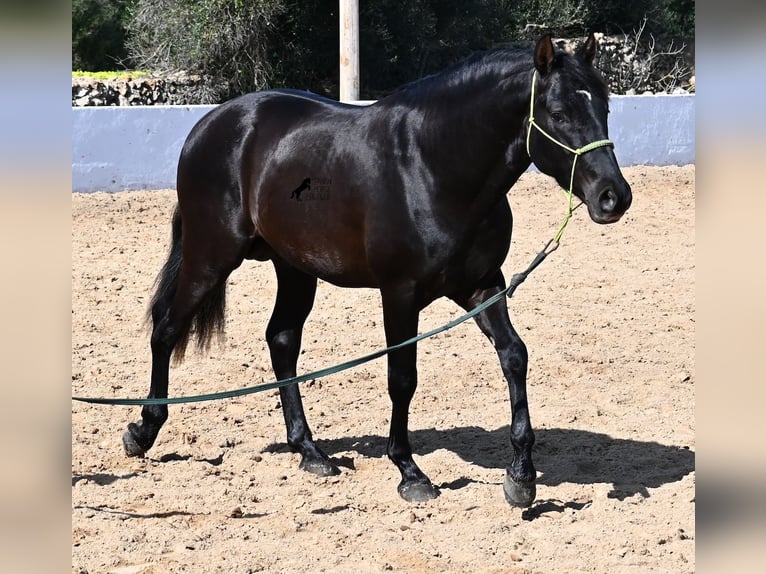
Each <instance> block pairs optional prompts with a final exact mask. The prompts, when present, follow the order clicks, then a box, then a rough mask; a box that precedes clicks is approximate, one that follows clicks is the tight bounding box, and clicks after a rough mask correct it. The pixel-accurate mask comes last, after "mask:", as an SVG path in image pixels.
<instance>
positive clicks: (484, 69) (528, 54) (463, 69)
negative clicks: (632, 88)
mask: <svg viewBox="0 0 766 574" xmlns="http://www.w3.org/2000/svg"><path fill="white" fill-rule="evenodd" d="M570 58H573V56H572V55H571V54H568V53H566V52H564V51H561V50H558V51H557V52H556V55H555V57H554V61H553V67H554V69H555V68H562V67H563V66H564V63H565V61H567V60H568V59H570ZM531 69H532V51H531V49H529V48H526V49H524V48H507V47H502V48H493V49H490V50H486V51H481V52H475V53H473V54H471V55H470V56H468V57H467V58H464V59H463V60H461V61H459V62H456V63H454V64H452V65H451V66H449V67H447V68H445V69H444V70H441V71H440V72H436V73H434V74H430V75H428V76H425V77H423V78H420V79H417V80H414V81H412V82H409V83H407V84H404V85H403V86H401V87H399V88H397V89H396V90H394V91H393V92H392V93H391V94H390V95H389V96H388V97H391V98H392V99H394V100H396V99H398V98H400V97H401V98H405V99H407V100H409V101H411V102H412V101H415V100H420V99H429V98H433V97H435V96H438V95H439V93H440V92H442V91H444V90H449V91H450V92H452V93H455V92H459V91H460V90H461V88H462V87H471V88H472V89H473V87H474V86H475V85H476V81H477V80H481V79H482V78H487V79H490V78H491V79H495V80H499V79H507V78H509V77H511V76H515V75H517V74H519V73H523V72H528V71H530V70H531ZM566 73H567V74H571V75H573V76H575V79H576V80H579V83H581V84H582V85H583V86H588V88H589V89H593V90H595V91H596V94H597V95H598V96H601V97H603V98H604V99H606V98H607V97H608V87H607V85H606V82H605V81H604V80H603V78H602V77H601V75H600V74H599V73H598V71H597V70H595V68H592V67H590V66H587V65H570V66H566Z"/></svg>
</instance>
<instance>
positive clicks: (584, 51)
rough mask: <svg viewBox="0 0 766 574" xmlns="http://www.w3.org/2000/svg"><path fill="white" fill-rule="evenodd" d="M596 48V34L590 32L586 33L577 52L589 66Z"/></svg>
mask: <svg viewBox="0 0 766 574" xmlns="http://www.w3.org/2000/svg"><path fill="white" fill-rule="evenodd" d="M597 48H598V43H597V42H596V36H595V35H594V34H593V32H591V33H590V34H589V35H588V39H587V40H585V43H584V44H583V45H582V46H580V50H579V51H578V54H579V55H580V57H581V58H582V59H583V60H584V61H585V63H586V64H588V65H589V66H592V65H593V58H595V57H596V50H597Z"/></svg>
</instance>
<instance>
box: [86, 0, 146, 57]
mask: <svg viewBox="0 0 766 574" xmlns="http://www.w3.org/2000/svg"><path fill="white" fill-rule="evenodd" d="M132 2H133V0H72V68H73V69H82V70H91V71H96V70H104V69H112V68H114V67H115V66H116V65H117V66H119V65H125V63H126V59H127V56H128V52H127V50H126V48H125V37H126V32H125V25H126V22H127V17H128V8H129V6H130V4H132Z"/></svg>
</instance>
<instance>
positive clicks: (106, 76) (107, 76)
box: [72, 70, 149, 80]
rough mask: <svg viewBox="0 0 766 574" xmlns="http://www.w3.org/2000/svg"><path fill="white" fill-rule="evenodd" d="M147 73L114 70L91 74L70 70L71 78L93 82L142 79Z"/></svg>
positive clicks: (85, 71) (89, 72) (84, 71)
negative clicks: (91, 80)
mask: <svg viewBox="0 0 766 574" xmlns="http://www.w3.org/2000/svg"><path fill="white" fill-rule="evenodd" d="M148 75H149V73H148V72H144V71H140V70H115V71H111V72H91V71H87V70H72V77H73V78H90V79H93V80H111V79H114V78H119V79H125V78H129V77H130V78H142V77H144V76H148Z"/></svg>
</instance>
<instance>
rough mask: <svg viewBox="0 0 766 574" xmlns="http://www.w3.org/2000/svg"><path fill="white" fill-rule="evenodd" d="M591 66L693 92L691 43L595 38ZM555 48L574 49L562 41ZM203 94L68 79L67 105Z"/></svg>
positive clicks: (177, 82) (638, 87) (186, 80)
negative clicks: (69, 99)
mask: <svg viewBox="0 0 766 574" xmlns="http://www.w3.org/2000/svg"><path fill="white" fill-rule="evenodd" d="M596 37H597V40H598V43H599V52H598V55H597V57H596V61H595V65H596V67H597V68H598V69H599V70H601V73H602V75H603V76H604V77H605V78H606V80H607V83H608V84H609V90H610V92H611V93H612V94H625V95H634V94H644V93H654V94H662V93H668V94H679V93H680V94H683V93H694V91H695V86H694V40H693V39H692V40H686V41H678V40H676V41H674V42H672V43H670V42H665V43H663V44H662V45H660V44H659V43H655V42H654V41H653V40H651V39H650V41H648V42H645V41H642V42H640V43H637V42H636V39H635V38H631V37H624V36H604V35H603V34H598V35H597V36H596ZM556 44H557V45H558V46H559V47H561V48H564V49H574V48H575V45H574V44H573V43H572V42H571V41H569V40H566V39H561V40H557V41H556ZM204 91H205V83H204V80H203V79H202V78H201V77H200V76H196V75H188V74H185V73H179V74H172V75H166V76H146V77H140V78H126V79H119V78H113V79H111V80H94V79H90V78H75V77H73V78H72V106H73V107H83V106H151V105H194V104H199V103H200V101H201V97H200V95H201V94H202V93H203V92H204Z"/></svg>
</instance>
